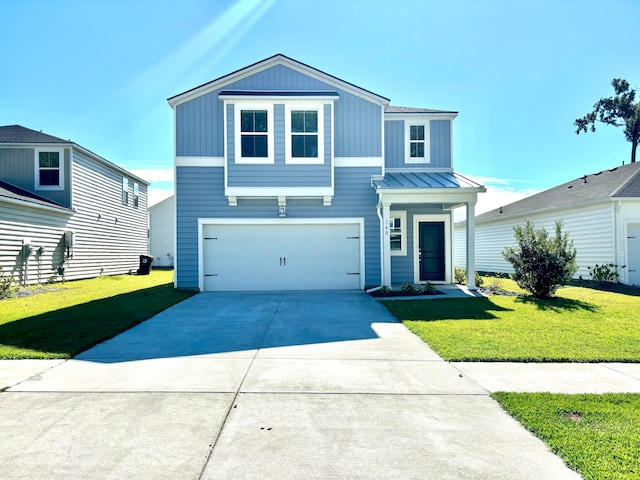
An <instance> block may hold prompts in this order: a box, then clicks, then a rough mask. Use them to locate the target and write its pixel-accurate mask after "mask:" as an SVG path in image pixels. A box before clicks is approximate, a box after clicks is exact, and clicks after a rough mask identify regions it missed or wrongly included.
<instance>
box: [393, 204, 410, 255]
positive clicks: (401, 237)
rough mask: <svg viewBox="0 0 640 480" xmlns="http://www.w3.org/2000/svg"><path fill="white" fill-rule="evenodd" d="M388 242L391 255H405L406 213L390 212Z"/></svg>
mask: <svg viewBox="0 0 640 480" xmlns="http://www.w3.org/2000/svg"><path fill="white" fill-rule="evenodd" d="M390 215H391V216H390V219H389V241H390V243H391V255H406V254H407V212H390Z"/></svg>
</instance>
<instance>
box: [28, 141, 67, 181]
mask: <svg viewBox="0 0 640 480" xmlns="http://www.w3.org/2000/svg"><path fill="white" fill-rule="evenodd" d="M41 152H47V153H51V152H57V153H58V154H59V156H60V157H59V158H60V164H59V166H58V172H59V173H60V175H59V178H58V185H40V153H41ZM34 166H35V182H34V184H35V189H36V190H64V148H36V149H35V154H34Z"/></svg>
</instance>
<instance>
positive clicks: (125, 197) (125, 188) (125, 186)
mask: <svg viewBox="0 0 640 480" xmlns="http://www.w3.org/2000/svg"><path fill="white" fill-rule="evenodd" d="M122 204H123V205H129V179H128V178H127V177H122Z"/></svg>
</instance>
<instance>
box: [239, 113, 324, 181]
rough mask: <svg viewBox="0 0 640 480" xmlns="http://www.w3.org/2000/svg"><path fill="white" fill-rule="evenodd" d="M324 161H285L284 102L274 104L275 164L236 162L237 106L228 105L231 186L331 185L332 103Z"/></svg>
mask: <svg viewBox="0 0 640 480" xmlns="http://www.w3.org/2000/svg"><path fill="white" fill-rule="evenodd" d="M324 107H325V108H324V126H323V128H324V162H323V163H322V164H318V165H315V164H311V165H286V164H285V131H284V104H276V105H275V107H274V113H273V117H274V119H273V120H274V129H275V132H274V152H273V153H274V163H273V165H255V164H248V165H247V164H236V163H235V138H234V105H233V104H227V145H229V153H228V159H229V162H228V170H227V182H228V186H229V187H330V186H331V106H330V105H325V106H324Z"/></svg>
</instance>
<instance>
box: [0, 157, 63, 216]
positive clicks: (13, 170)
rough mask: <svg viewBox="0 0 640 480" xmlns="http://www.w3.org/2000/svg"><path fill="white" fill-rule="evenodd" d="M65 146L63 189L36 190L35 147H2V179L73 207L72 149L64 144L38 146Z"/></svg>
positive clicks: (0, 170) (0, 161)
mask: <svg viewBox="0 0 640 480" xmlns="http://www.w3.org/2000/svg"><path fill="white" fill-rule="evenodd" d="M48 147H50V148H51V149H60V148H64V155H63V158H64V163H63V168H62V172H63V181H64V189H63V190H50V189H46V190H45V189H37V190H36V188H35V187H36V175H37V170H36V161H35V155H36V148H35V147H9V148H6V147H3V148H0V179H3V180H5V181H8V182H9V183H11V184H12V185H15V186H16V187H20V188H22V189H24V190H27V191H29V192H33V193H37V194H38V195H42V196H44V197H46V198H48V199H49V200H52V201H54V202H56V203H59V204H61V205H64V206H66V207H71V153H70V152H71V149H70V148H69V147H68V146H67V147H66V148H65V147H63V145H55V146H51V145H47V146H43V147H38V149H44V150H46V149H47V148H48Z"/></svg>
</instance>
